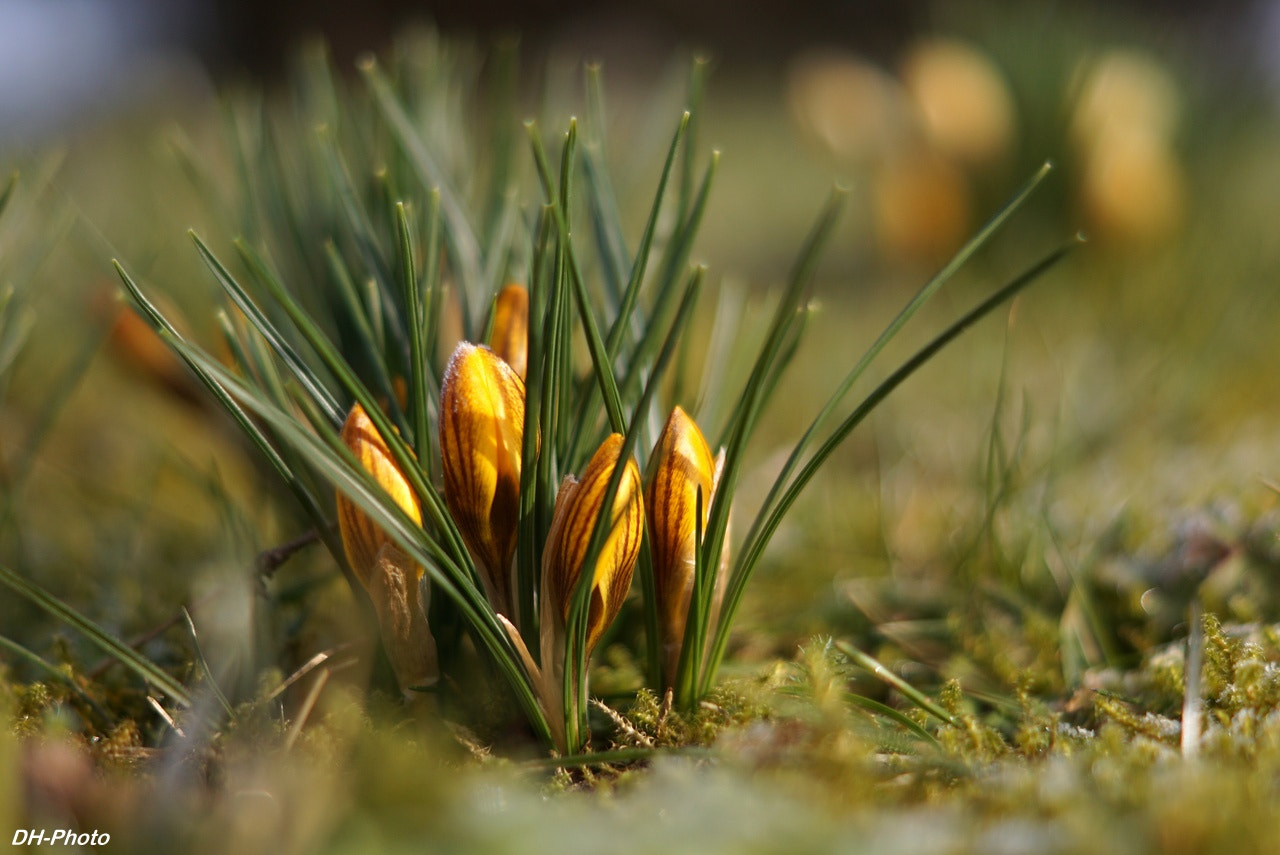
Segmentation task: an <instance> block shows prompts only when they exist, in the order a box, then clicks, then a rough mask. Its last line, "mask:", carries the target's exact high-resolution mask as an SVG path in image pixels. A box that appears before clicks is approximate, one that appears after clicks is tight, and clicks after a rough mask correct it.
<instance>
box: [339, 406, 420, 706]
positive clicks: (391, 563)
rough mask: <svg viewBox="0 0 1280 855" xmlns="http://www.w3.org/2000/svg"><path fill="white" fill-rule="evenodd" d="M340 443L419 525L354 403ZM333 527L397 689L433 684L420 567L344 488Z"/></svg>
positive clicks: (393, 468)
mask: <svg viewBox="0 0 1280 855" xmlns="http://www.w3.org/2000/svg"><path fill="white" fill-rule="evenodd" d="M342 442H343V444H345V445H346V446H347V448H349V449H350V450H351V453H352V454H354V455H355V457H356V460H357V461H359V463H360V466H361V467H362V468H363V469H364V470H365V471H366V472H368V473H369V474H370V475H372V476H373V480H374V481H376V482H377V483H378V485H379V486H380V487H382V489H383V490H385V491H386V492H387V495H389V496H390V497H391V499H392V501H394V502H395V503H396V504H397V505H399V506H400V509H401V510H403V511H404V512H405V513H406V514H408V516H409V518H410V519H412V520H413V521H414V522H416V523H419V524H421V522H422V512H421V509H420V508H419V505H418V497H417V496H416V495H414V492H413V488H412V487H410V486H409V482H408V480H406V478H405V477H404V472H403V471H401V469H400V467H399V466H398V465H396V461H395V458H393V457H392V456H391V450H390V449H389V448H388V447H387V444H386V442H385V441H384V440H383V438H382V436H381V434H379V433H378V429H377V428H376V427H375V426H374V424H373V422H372V421H371V420H370V419H369V414H368V413H366V412H365V411H364V408H363V407H361V406H360V405H359V404H356V405H355V406H353V407H352V408H351V412H350V413H349V414H348V415H347V421H346V424H344V425H343V426H342ZM338 529H339V530H340V531H341V533H342V546H343V549H344V551H345V552H346V554H347V562H348V563H349V564H350V565H351V571H352V573H354V574H355V577H356V579H357V580H358V581H359V582H360V584H361V585H362V586H363V587H364V589H365V591H366V592H367V593H368V594H369V599H370V600H371V601H372V602H373V607H374V610H375V611H376V612H377V614H378V626H379V628H380V629H381V630H382V640H383V644H384V645H385V647H386V650H387V658H388V659H389V660H390V661H391V666H392V668H393V670H394V671H395V673H396V679H397V681H399V683H400V688H401V689H403V690H404V691H406V692H408V691H410V690H411V689H414V688H417V687H422V686H429V685H431V684H433V683H435V682H436V680H437V679H438V677H439V670H438V665H437V662H436V644H435V639H434V638H433V637H432V636H431V631H430V628H429V627H428V626H427V618H426V610H425V608H424V604H423V603H422V598H421V586H420V584H419V583H420V581H421V579H422V568H421V567H420V566H418V565H417V564H416V563H414V562H413V561H412V560H411V559H410V558H409V556H408V555H406V554H405V552H404V550H403V549H401V548H400V546H399V545H398V544H396V543H395V541H393V540H392V539H391V538H390V537H388V536H387V533H386V532H385V531H383V530H382V528H381V527H380V526H379V525H378V524H377V523H375V522H374V521H373V520H371V519H370V518H369V516H368V514H366V513H365V512H364V511H363V510H362V509H361V508H360V506H359V505H357V504H356V503H355V502H353V501H351V499H349V498H347V496H346V495H345V494H343V493H338Z"/></svg>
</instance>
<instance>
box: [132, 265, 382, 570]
mask: <svg viewBox="0 0 1280 855" xmlns="http://www.w3.org/2000/svg"><path fill="white" fill-rule="evenodd" d="M112 263H113V265H114V266H115V270H116V274H117V275H118V276H119V277H120V281H121V282H122V283H124V287H125V290H126V291H128V292H129V296H130V298H131V299H132V300H133V302H134V304H135V305H136V306H137V307H138V308H139V310H140V311H141V312H142V316H143V318H144V319H145V320H146V321H147V322H148V323H150V324H151V326H152V328H153V329H154V330H155V331H156V332H157V333H164V334H166V335H168V336H169V337H170V340H172V341H181V340H182V336H181V334H180V333H179V332H178V331H177V329H175V328H174V326H173V324H172V323H171V322H170V321H169V320H168V319H167V318H165V317H164V315H163V314H162V313H161V312H160V311H159V310H158V309H157V308H156V307H155V304H153V303H152V302H151V301H150V300H148V299H147V297H146V295H145V294H143V293H142V290H141V289H140V288H139V287H138V285H137V283H135V282H134V281H133V278H132V277H131V276H130V275H129V274H128V272H126V271H125V269H124V267H123V266H122V265H121V264H120V262H118V261H113V262H112ZM178 356H179V357H180V358H181V359H182V360H183V362H185V363H186V365H187V367H188V368H190V369H191V371H192V373H194V374H195V376H196V379H198V380H199V381H200V383H201V384H202V385H203V386H204V387H205V388H206V389H208V390H209V392H210V394H212V395H213V397H214V399H215V400H216V401H217V402H218V404H219V405H220V406H221V407H222V408H223V409H224V410H226V412H227V413H228V414H229V415H230V416H231V418H232V419H233V420H234V421H235V423H236V424H237V425H238V426H239V428H240V429H241V430H242V431H243V432H244V434H245V436H247V437H248V438H249V440H250V441H251V442H252V443H253V444H254V446H255V447H257V449H258V451H259V452H261V453H262V455H263V456H264V457H265V458H266V460H267V462H268V464H270V466H271V468H272V469H274V470H275V471H276V474H278V475H279V476H280V478H281V480H283V481H284V483H285V485H286V486H287V487H288V488H289V491H290V492H291V493H292V494H293V496H294V498H295V499H297V501H298V504H299V505H301V507H302V510H303V512H304V513H305V514H306V515H307V517H308V519H310V520H311V524H312V525H313V526H314V527H315V529H316V531H317V532H319V533H320V537H321V539H323V540H324V542H325V546H327V547H328V549H329V552H330V553H332V554H333V555H334V557H335V558H336V560H337V561H338V563H339V566H340V567H341V568H342V571H343V574H344V575H345V576H346V578H347V582H348V583H349V584H350V585H351V586H353V588H355V587H358V586H357V583H356V581H355V579H354V578H353V577H352V576H351V570H350V568H348V567H347V566H346V561H345V560H343V558H342V555H343V550H342V544H341V543H340V542H339V541H338V539H337V537H336V535H335V534H334V532H333V531H332V529H331V528H330V526H329V521H328V518H327V517H326V515H325V513H324V511H322V510H321V509H320V503H319V501H318V500H317V499H316V496H315V494H314V493H313V492H312V491H311V489H310V488H309V486H308V485H307V484H306V482H305V481H303V480H302V479H301V478H299V477H298V475H297V474H296V473H295V471H294V470H293V468H291V467H290V466H289V464H288V463H286V462H285V459H284V458H283V457H281V456H280V454H279V452H277V451H276V448H275V446H274V445H273V444H272V442H271V440H270V438H269V437H268V436H267V435H266V434H265V433H264V432H263V431H262V429H261V428H260V427H259V426H258V425H257V424H256V423H255V422H254V421H253V420H252V419H251V418H249V415H248V414H247V413H246V412H245V411H244V410H243V409H242V408H241V407H240V405H239V404H237V403H236V402H235V400H234V399H232V397H231V396H230V395H228V394H227V391H226V390H225V389H223V388H222V385H221V384H220V383H218V381H217V380H215V379H214V378H213V376H211V375H210V374H209V372H207V371H205V370H203V369H202V368H201V367H200V366H199V365H198V364H196V363H195V362H193V361H192V360H191V359H190V358H188V357H187V355H186V354H185V353H183V352H182V351H181V350H179V351H178Z"/></svg>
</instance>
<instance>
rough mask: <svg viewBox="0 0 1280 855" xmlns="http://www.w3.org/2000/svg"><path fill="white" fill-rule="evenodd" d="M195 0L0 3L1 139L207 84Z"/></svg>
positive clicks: (19, 138)
mask: <svg viewBox="0 0 1280 855" xmlns="http://www.w3.org/2000/svg"><path fill="white" fill-rule="evenodd" d="M202 8H203V4H201V3H199V2H197V0H0V145H3V144H6V143H15V142H24V141H30V140H32V139H35V138H39V137H40V136H42V135H44V134H47V133H50V132H52V131H55V130H58V129H59V128H61V127H63V126H65V125H68V124H71V123H74V122H75V121H76V120H77V119H79V118H83V117H86V116H89V115H96V114H99V113H101V112H103V111H106V110H114V109H118V108H120V107H121V106H122V105H127V104H129V103H132V102H137V101H140V100H143V99H148V98H152V97H154V96H155V95H156V94H157V93H158V92H165V91H172V90H175V89H179V88H182V87H185V86H189V85H192V84H195V85H197V86H199V85H201V83H200V81H201V79H202V74H201V72H200V71H199V65H198V64H197V63H196V62H195V61H194V60H192V59H190V58H189V57H188V56H187V55H186V54H185V53H184V52H183V49H182V45H183V44H184V43H190V42H192V41H194V39H195V38H196V37H197V36H198V30H199V27H200V19H201V17H202V16H201V14H200V13H201V9H202Z"/></svg>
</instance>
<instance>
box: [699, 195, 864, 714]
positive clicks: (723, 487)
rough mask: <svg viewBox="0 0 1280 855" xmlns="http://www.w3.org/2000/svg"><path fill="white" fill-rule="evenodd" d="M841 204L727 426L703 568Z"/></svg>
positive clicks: (832, 201) (711, 559) (806, 261)
mask: <svg viewBox="0 0 1280 855" xmlns="http://www.w3.org/2000/svg"><path fill="white" fill-rule="evenodd" d="M843 202H844V194H843V193H842V192H840V191H839V190H838V189H837V190H836V191H833V192H832V194H831V197H830V198H829V199H828V201H827V204H826V205H825V206H823V209H822V211H821V213H820V214H819V215H818V219H817V222H816V223H815V224H814V226H813V228H812V229H811V230H810V232H809V237H808V238H807V240H806V241H805V244H804V246H803V248H802V249H801V251H800V255H799V257H798V258H797V260H796V264H795V267H794V269H793V271H792V274H791V280H790V282H789V283H788V285H787V289H786V291H785V292H784V293H783V295H782V298H781V300H780V301H779V303H778V307H777V310H776V311H775V313H774V318H773V321H772V323H771V325H770V330H769V333H768V335H767V337H766V339H765V343H764V345H763V346H762V347H761V349H760V354H759V356H758V357H757V358H756V362H755V366H754V368H753V369H752V371H751V376H750V377H749V378H748V380H747V385H746V388H745V389H744V390H743V394H742V396H741V401H740V403H739V404H738V405H737V407H736V408H735V411H734V413H735V414H734V417H733V421H732V422H731V423H730V428H731V430H730V435H729V439H728V441H727V442H726V443H724V445H725V462H724V469H723V470H722V472H721V475H720V483H719V485H718V486H717V487H716V495H715V497H714V498H713V499H712V502H711V511H710V514H709V517H708V519H707V533H706V542H705V544H704V546H703V551H704V555H703V557H702V560H703V563H704V565H705V566H706V567H719V566H720V555H721V553H722V551H723V549H724V541H725V533H726V531H727V530H728V526H729V508H730V507H731V505H732V502H733V495H734V491H735V490H736V488H737V482H738V476H739V470H740V468H741V466H742V460H743V455H744V452H745V449H746V445H747V442H748V440H749V439H750V438H751V434H752V432H753V431H754V429H755V424H756V421H757V419H758V418H759V414H760V412H761V410H762V409H763V407H764V405H765V403H766V402H767V401H768V394H769V393H770V392H772V391H773V389H775V388H776V384H777V376H779V375H780V374H781V372H782V371H783V370H784V369H785V368H786V365H787V359H788V355H789V354H790V353H793V352H794V348H792V347H788V343H789V342H795V341H798V338H796V337H795V328H796V326H797V324H798V323H802V322H803V314H804V308H803V307H804V295H805V293H806V291H807V290H808V289H809V287H810V283H811V281H812V279H813V274H814V269H815V268H816V266H817V261H818V257H819V255H820V254H821V251H822V248H823V246H824V245H825V244H826V242H827V240H828V239H829V238H830V236H831V233H832V232H833V231H834V230H835V224H836V221H837V220H838V218H839V215H840V211H841V208H842V207H843ZM727 605H728V604H727V603H726V606H727ZM724 614H725V612H724V611H722V612H721V623H723V620H724ZM712 649H713V656H712V658H711V660H710V661H709V663H708V664H709V665H713V664H715V662H716V661H717V660H716V657H715V655H714V651H715V647H714V646H713V648H712ZM712 670H713V669H712ZM709 687H710V679H709V674H704V676H703V679H702V680H701V681H700V684H699V691H698V694H700V695H701V694H705V693H706V691H707V690H708V689H709Z"/></svg>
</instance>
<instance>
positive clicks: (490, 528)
mask: <svg viewBox="0 0 1280 855" xmlns="http://www.w3.org/2000/svg"><path fill="white" fill-rule="evenodd" d="M523 437H524V382H523V381H521V379H520V377H519V376H518V375H517V374H516V373H515V371H514V370H512V368H511V366H510V365H508V364H507V363H506V362H504V361H503V360H501V359H499V358H498V357H497V356H496V355H495V354H494V353H493V352H492V351H490V350H489V349H488V348H484V347H476V346H475V345H473V344H469V343H467V342H463V343H462V344H460V345H458V348H457V350H455V351H454V352H453V358H452V359H450V360H449V367H448V368H447V369H446V370H445V374H444V380H443V382H442V384H441V389H440V453H441V456H442V458H443V462H444V467H443V468H444V499H445V503H446V504H447V505H448V506H449V514H450V516H452V517H453V521H454V523H455V524H457V526H458V531H459V532H461V534H462V538H463V540H464V541H466V544H467V548H468V549H470V550H471V555H472V557H473V558H474V559H475V561H476V564H477V569H479V571H480V574H481V577H482V579H483V580H484V583H485V586H486V591H485V593H486V594H487V596H488V597H489V602H490V603H491V604H492V605H493V608H494V609H495V610H496V611H497V612H499V613H500V614H505V615H508V616H510V615H511V614H512V613H511V603H512V600H511V565H512V559H513V557H514V556H515V550H516V529H517V522H518V521H519V514H520V507H519V500H520V459H521V457H520V455H521V443H522V440H523Z"/></svg>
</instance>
